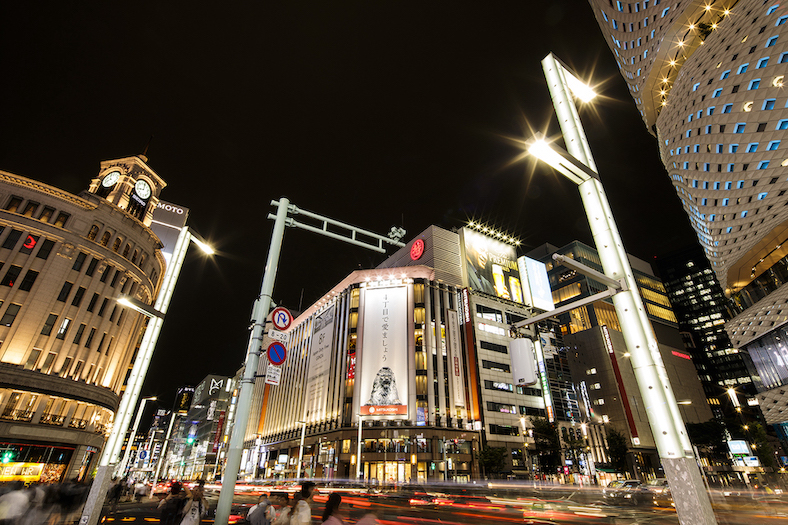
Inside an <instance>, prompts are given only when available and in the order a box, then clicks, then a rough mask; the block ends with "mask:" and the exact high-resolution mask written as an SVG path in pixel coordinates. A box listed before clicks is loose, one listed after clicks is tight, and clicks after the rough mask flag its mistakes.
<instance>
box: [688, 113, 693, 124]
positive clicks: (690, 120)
mask: <svg viewBox="0 0 788 525" xmlns="http://www.w3.org/2000/svg"><path fill="white" fill-rule="evenodd" d="M694 115H695V114H694V113H690V114H689V116H688V117H687V122H692V117H693V116H694Z"/></svg>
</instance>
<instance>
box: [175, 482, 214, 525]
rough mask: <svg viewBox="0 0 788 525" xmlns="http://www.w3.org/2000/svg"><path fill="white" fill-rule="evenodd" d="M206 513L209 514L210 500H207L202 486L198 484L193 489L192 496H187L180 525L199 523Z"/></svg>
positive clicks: (196, 524)
mask: <svg viewBox="0 0 788 525" xmlns="http://www.w3.org/2000/svg"><path fill="white" fill-rule="evenodd" d="M206 514H208V502H206V501H205V498H204V497H203V494H202V488H201V487H200V486H199V485H198V486H196V487H194V489H193V490H192V493H191V496H190V497H188V498H186V503H185V505H184V507H183V519H182V520H181V523H180V525H198V524H199V523H200V522H201V521H202V517H203V516H205V515H206Z"/></svg>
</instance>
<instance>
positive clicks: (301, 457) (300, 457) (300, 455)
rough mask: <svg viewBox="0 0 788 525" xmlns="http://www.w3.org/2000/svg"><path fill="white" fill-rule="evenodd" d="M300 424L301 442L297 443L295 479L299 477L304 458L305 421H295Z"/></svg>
mask: <svg viewBox="0 0 788 525" xmlns="http://www.w3.org/2000/svg"><path fill="white" fill-rule="evenodd" d="M296 423H299V424H300V425H301V443H300V444H299V445H298V468H297V469H296V477H295V479H296V481H297V480H299V479H301V462H302V461H303V460H304V437H305V436H306V421H296Z"/></svg>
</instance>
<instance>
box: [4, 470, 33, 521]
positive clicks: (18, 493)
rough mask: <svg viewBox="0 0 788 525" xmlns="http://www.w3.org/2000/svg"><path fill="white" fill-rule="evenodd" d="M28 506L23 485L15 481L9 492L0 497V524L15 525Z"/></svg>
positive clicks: (26, 494)
mask: <svg viewBox="0 0 788 525" xmlns="http://www.w3.org/2000/svg"><path fill="white" fill-rule="evenodd" d="M29 505H30V499H29V497H28V493H27V491H26V490H25V484H24V483H22V482H21V481H15V482H13V483H12V484H11V490H10V491H9V492H6V493H5V494H3V495H2V496H0V524H3V525H5V524H9V525H11V524H16V523H18V522H19V520H20V519H22V516H24V515H25V513H26V512H27V509H28V507H29Z"/></svg>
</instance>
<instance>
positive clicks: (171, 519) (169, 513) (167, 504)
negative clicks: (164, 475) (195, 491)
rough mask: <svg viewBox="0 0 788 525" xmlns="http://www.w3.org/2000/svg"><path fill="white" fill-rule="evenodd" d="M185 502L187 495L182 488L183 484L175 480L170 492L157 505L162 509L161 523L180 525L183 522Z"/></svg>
mask: <svg viewBox="0 0 788 525" xmlns="http://www.w3.org/2000/svg"><path fill="white" fill-rule="evenodd" d="M185 504H186V497H185V494H184V493H183V490H181V484H180V483H178V482H177V481H175V482H173V484H172V485H171V486H170V493H169V494H168V495H167V497H166V498H164V499H163V500H161V501H160V502H159V506H158V507H157V508H158V509H160V510H161V515H160V523H161V525H178V524H179V523H180V522H181V518H182V516H183V506H184V505H185Z"/></svg>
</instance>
